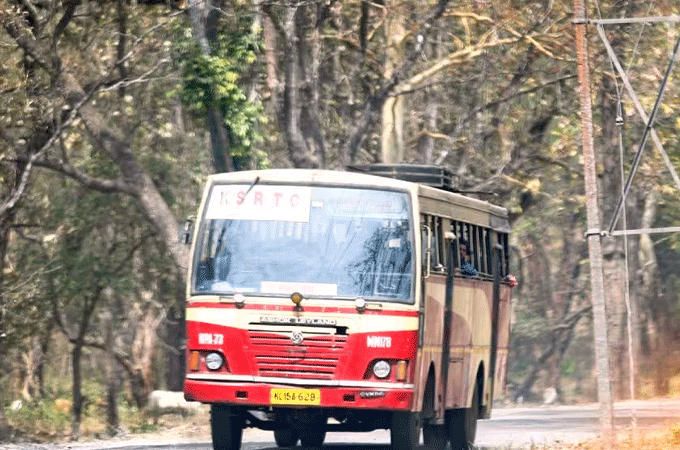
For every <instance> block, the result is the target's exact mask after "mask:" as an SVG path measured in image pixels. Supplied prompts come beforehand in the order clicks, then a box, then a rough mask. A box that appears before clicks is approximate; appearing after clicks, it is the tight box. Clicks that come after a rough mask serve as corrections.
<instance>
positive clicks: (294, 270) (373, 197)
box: [192, 183, 414, 302]
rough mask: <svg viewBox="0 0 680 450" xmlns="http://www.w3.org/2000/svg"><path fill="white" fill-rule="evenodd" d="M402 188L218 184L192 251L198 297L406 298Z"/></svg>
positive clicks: (409, 266) (409, 246) (410, 247)
mask: <svg viewBox="0 0 680 450" xmlns="http://www.w3.org/2000/svg"><path fill="white" fill-rule="evenodd" d="M410 208H411V207H410V201H409V196H408V194H407V193H406V192H398V191H388V190H377V189H359V188H346V187H319V186H293V185H267V184H256V183H253V184H252V185H245V184H239V185H235V184H218V185H214V186H213V187H212V189H211V191H210V194H209V198H208V202H207V204H206V206H205V212H204V219H203V221H202V223H201V224H200V226H199V229H198V236H197V242H196V251H195V255H194V270H193V274H194V275H193V280H192V287H193V292H194V294H217V295H220V294H233V293H243V294H248V293H250V294H258V295H260V294H262V295H285V296H289V295H290V294H291V293H293V292H300V293H301V294H303V295H306V296H318V297H343V298H358V297H361V298H365V299H373V300H383V301H396V302H410V301H411V299H412V292H411V291H412V287H413V277H414V273H413V272H414V265H413V251H414V244H413V239H414V233H413V226H412V223H411V212H410Z"/></svg>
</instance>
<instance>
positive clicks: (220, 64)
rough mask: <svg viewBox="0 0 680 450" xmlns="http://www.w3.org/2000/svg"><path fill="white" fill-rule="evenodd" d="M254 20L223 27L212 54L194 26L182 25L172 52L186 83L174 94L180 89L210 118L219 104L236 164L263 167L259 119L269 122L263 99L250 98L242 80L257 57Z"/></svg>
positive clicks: (184, 99) (198, 112)
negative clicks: (194, 32) (196, 36)
mask: <svg viewBox="0 0 680 450" xmlns="http://www.w3.org/2000/svg"><path fill="white" fill-rule="evenodd" d="M250 26H251V24H250V20H246V19H241V20H238V21H237V23H236V25H235V26H234V29H231V30H223V29H222V28H220V31H221V33H219V36H218V38H217V40H216V42H214V43H213V45H212V48H211V54H210V55H206V54H203V52H201V49H200V47H199V45H198V43H197V41H196V39H194V37H193V36H192V35H191V33H190V29H188V28H183V29H179V30H178V31H177V36H176V40H175V43H174V47H173V58H174V61H175V63H176V64H177V65H178V66H179V69H180V72H181V75H182V85H181V86H180V87H178V89H177V90H175V91H170V93H169V95H175V94H179V96H180V98H181V99H182V102H183V103H184V104H185V105H187V107H188V108H189V109H190V111H192V112H193V113H194V114H195V116H196V117H199V118H205V117H206V114H207V112H208V110H209V108H211V107H215V108H217V109H218V110H219V111H220V112H221V114H222V117H223V118H224V124H225V126H226V128H227V130H228V132H229V136H230V141H231V142H230V145H231V148H230V153H231V157H232V158H233V159H234V161H235V166H237V168H238V167H239V166H243V167H245V166H246V163H247V162H249V161H251V160H252V161H254V162H255V165H256V166H257V167H258V168H267V167H268V165H269V163H268V160H267V155H266V153H265V152H262V151H257V150H255V146H256V144H258V143H260V142H261V141H262V134H261V131H260V129H259V125H260V124H263V123H265V122H266V118H265V116H264V112H263V108H262V105H261V104H260V103H257V102H254V101H251V100H249V99H248V97H247V96H246V94H245V92H244V91H243V88H242V87H241V86H240V85H239V82H240V81H241V79H242V75H243V74H244V73H246V72H247V71H249V70H251V66H252V65H253V64H254V63H255V62H256V54H255V48H256V46H257V45H259V42H257V39H256V36H255V35H254V34H253V33H252V32H251V31H250V29H249V28H250Z"/></svg>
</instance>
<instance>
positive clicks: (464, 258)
mask: <svg viewBox="0 0 680 450" xmlns="http://www.w3.org/2000/svg"><path fill="white" fill-rule="evenodd" d="M458 248H459V251H460V273H461V274H462V275H463V276H465V277H476V276H477V275H478V274H479V272H478V271H477V269H475V266H473V265H472V262H471V260H472V258H471V257H470V253H469V249H470V243H469V242H468V241H466V240H465V239H461V240H460V241H459V242H458Z"/></svg>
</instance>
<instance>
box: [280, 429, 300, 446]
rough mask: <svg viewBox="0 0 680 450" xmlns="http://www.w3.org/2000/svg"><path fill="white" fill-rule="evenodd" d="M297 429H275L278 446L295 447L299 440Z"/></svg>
mask: <svg viewBox="0 0 680 450" xmlns="http://www.w3.org/2000/svg"><path fill="white" fill-rule="evenodd" d="M298 439H299V437H298V433H297V431H295V430H293V429H291V428H277V429H276V430H274V441H276V445H277V446H278V447H294V446H295V445H297V442H298Z"/></svg>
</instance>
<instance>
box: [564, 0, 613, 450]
mask: <svg viewBox="0 0 680 450" xmlns="http://www.w3.org/2000/svg"><path fill="white" fill-rule="evenodd" d="M586 26H587V20H586V8H585V0H574V28H575V33H576V56H577V60H578V80H579V97H580V100H581V137H582V140H583V143H582V145H583V172H584V176H585V191H586V214H587V225H586V227H587V231H586V237H587V242H588V256H589V259H590V283H591V291H592V292H591V299H592V304H593V328H594V329H593V335H594V338H595V362H596V366H597V397H598V400H599V402H600V424H601V426H602V435H603V437H604V438H605V441H606V442H607V445H608V446H611V443H612V442H613V438H614V415H613V407H612V389H611V374H610V369H609V341H608V338H607V314H606V309H605V301H604V277H603V275H602V243H601V238H602V236H601V231H600V216H599V208H598V204H597V174H596V171H595V148H594V145H593V118H592V101H591V96H590V74H589V72H588V44H587V40H586V39H587V38H586Z"/></svg>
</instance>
